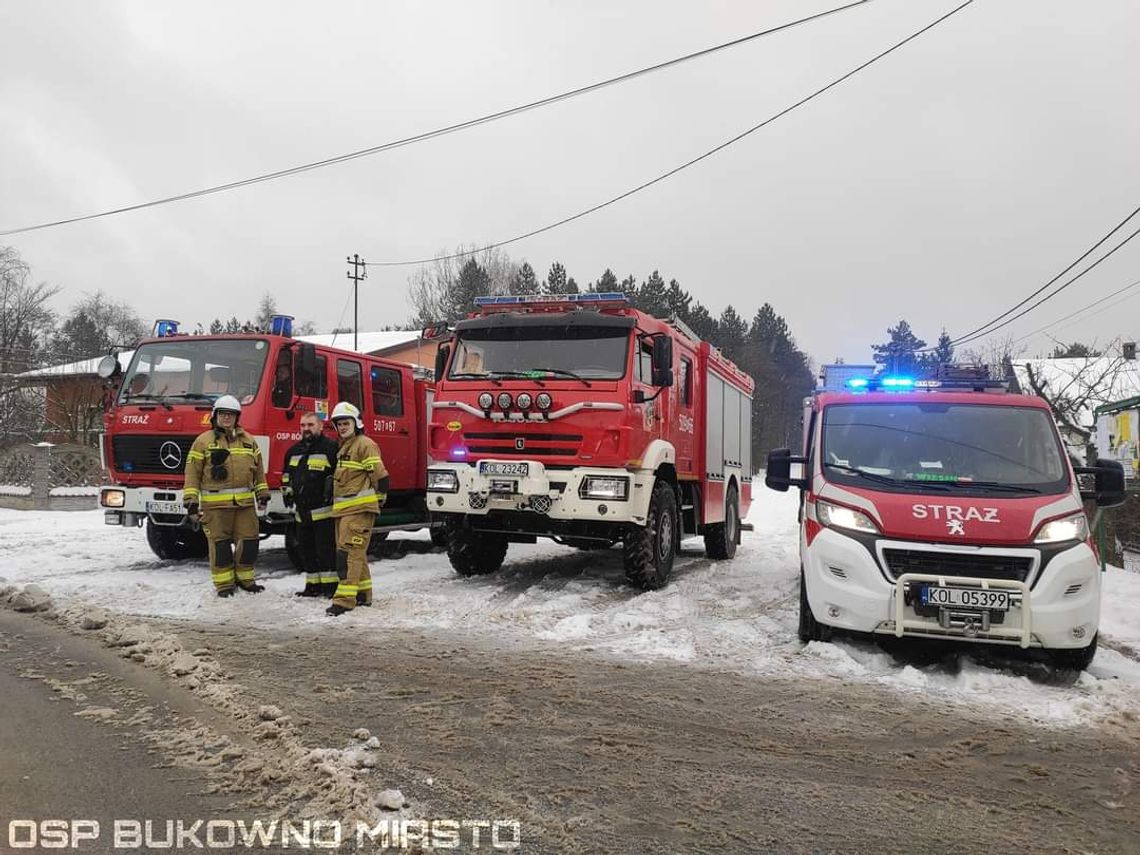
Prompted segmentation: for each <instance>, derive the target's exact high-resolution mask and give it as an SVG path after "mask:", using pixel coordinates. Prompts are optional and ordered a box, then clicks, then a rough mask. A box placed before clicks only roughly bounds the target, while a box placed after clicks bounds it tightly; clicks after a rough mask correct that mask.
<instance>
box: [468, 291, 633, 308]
mask: <svg viewBox="0 0 1140 855" xmlns="http://www.w3.org/2000/svg"><path fill="white" fill-rule="evenodd" d="M612 302H622V303H628V302H629V298H628V297H626V295H625V294H624V293H623V292H621V291H603V292H600V293H597V294H593V293H587V294H509V295H492V296H489V297H476V298H475V305H476V306H529V305H542V304H543V303H612Z"/></svg>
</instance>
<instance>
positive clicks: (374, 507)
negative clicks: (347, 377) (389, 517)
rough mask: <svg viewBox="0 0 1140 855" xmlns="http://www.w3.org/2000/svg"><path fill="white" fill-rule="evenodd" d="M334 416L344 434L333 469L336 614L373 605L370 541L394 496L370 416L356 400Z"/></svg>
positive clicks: (340, 407)
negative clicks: (369, 432) (369, 433)
mask: <svg viewBox="0 0 1140 855" xmlns="http://www.w3.org/2000/svg"><path fill="white" fill-rule="evenodd" d="M331 418H332V423H333V427H335V428H336V432H337V436H338V438H339V439H340V451H338V452H337V458H336V471H335V472H334V474H333V517H334V518H335V519H336V572H337V576H338V578H339V583H338V584H337V588H336V592H335V593H334V595H333V602H332V605H331V606H329V607H328V608H327V609H325V611H326V612H327V613H328V614H330V615H332V616H333V617H336V616H338V615H342V614H344V613H345V612H347V611H351V610H352V609H354V608H355V607H356V606H370V605H372V574H371V573H370V572H369V571H368V541H369V540H371V539H372V525H373V523H374V522H375V521H376V515H377V514H379V513H380V509H381V508H382V507H384V502H385V501H386V500H387V498H388V470H387V469H385V468H384V461H383V460H381V459H380V448H379V447H378V446H377V445H376V443H375V442H373V441H372V440H370V439H369V438H368V437H366V436H365V435H364V420H363V419H362V418H361V417H360V410H359V409H357V408H356V406H355V405H353V404H350V403H349V402H347V401H341V402H340V403H339V404H337V405H336V407H334V408H333V411H332V417H331Z"/></svg>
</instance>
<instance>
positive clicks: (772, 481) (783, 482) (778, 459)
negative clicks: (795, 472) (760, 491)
mask: <svg viewBox="0 0 1140 855" xmlns="http://www.w3.org/2000/svg"><path fill="white" fill-rule="evenodd" d="M806 462H807V458H805V457H793V456H792V452H791V449H788V448H777V449H775V450H773V451H770V452H768V468H767V471H766V472H765V473H764V484H765V486H767V487H768V488H769V489H772V490H778V491H779V492H781V493H786V492H787V491H788V488H789V487H798V488H799V489H801V490H806V489H807V486H808V483H807V479H806V478H793V477H792V464H793V463H806Z"/></svg>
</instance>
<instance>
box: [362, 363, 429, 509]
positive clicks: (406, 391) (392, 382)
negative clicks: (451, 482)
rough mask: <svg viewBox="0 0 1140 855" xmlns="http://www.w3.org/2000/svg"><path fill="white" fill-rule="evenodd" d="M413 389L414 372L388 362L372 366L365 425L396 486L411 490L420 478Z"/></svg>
mask: <svg viewBox="0 0 1140 855" xmlns="http://www.w3.org/2000/svg"><path fill="white" fill-rule="evenodd" d="M413 392H414V383H413V381H412V377H411V374H410V372H406V371H404V370H402V369H399V368H394V367H389V366H386V365H373V366H371V367H370V368H369V370H368V401H367V407H366V408H365V414H366V415H365V421H364V427H365V431H366V432H367V433H368V435H369V436H371V437H372V438H373V439H374V440H376V443H377V445H379V446H380V454H381V456H382V457H383V458H384V465H385V467H387V469H388V473H389V475H390V476H391V479H392V482H391V483H392V486H391V489H393V490H409V489H412V488H413V487H415V485H416V482H417V477H416V476H417V474H418V473H417V472H416V467H417V465H418V463H419V461H418V459H417V454H416V436H415V433H414V425H415V417H416V414H415V406H414V398H413Z"/></svg>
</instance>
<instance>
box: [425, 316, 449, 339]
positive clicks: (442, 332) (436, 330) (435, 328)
mask: <svg viewBox="0 0 1140 855" xmlns="http://www.w3.org/2000/svg"><path fill="white" fill-rule="evenodd" d="M447 333H448V329H447V321H437V322H436V323H434V324H431V325H430V326H426V327H424V328H423V330H421V331H420V338H422V339H423V340H424V341H433V340H434V339H437V338H443V337H444V336H446V335H447Z"/></svg>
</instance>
